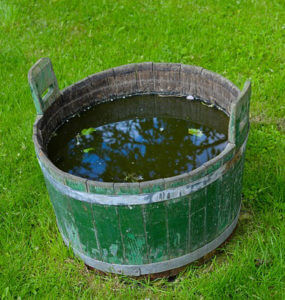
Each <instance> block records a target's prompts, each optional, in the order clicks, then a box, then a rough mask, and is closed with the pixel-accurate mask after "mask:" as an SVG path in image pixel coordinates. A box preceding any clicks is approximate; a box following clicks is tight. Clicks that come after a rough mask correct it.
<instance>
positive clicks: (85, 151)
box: [83, 148, 94, 153]
mask: <svg viewBox="0 0 285 300" xmlns="http://www.w3.org/2000/svg"><path fill="white" fill-rule="evenodd" d="M92 150H94V148H86V149H83V152H84V153H89V152H90V151H92Z"/></svg>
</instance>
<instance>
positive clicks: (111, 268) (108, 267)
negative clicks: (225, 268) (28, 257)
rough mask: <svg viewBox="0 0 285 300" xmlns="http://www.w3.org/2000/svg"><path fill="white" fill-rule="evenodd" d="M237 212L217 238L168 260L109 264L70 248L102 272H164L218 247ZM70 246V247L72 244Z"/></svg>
mask: <svg viewBox="0 0 285 300" xmlns="http://www.w3.org/2000/svg"><path fill="white" fill-rule="evenodd" d="M239 212H240V208H239V211H238V213H237V215H236V217H235V219H234V221H233V222H232V223H231V224H230V225H229V226H228V227H227V228H226V230H225V231H223V232H222V233H221V234H220V235H219V236H218V237H217V238H215V239H214V240H212V241H211V242H209V243H208V244H206V245H204V246H203V247H201V248H199V249H197V250H195V251H193V252H191V253H188V254H186V255H183V256H180V257H176V258H173V259H170V260H166V261H162V262H157V263H151V264H145V265H119V264H110V263H107V262H102V261H99V260H96V259H93V258H91V257H89V256H86V255H85V254H84V253H82V252H81V251H79V250H77V249H74V248H72V249H73V251H74V254H75V255H76V256H77V257H79V258H81V259H82V260H83V261H84V263H85V264H86V265H88V266H90V267H93V268H95V269H97V270H100V271H102V272H107V273H108V272H111V273H116V274H124V275H128V276H140V275H148V274H155V273H160V272H165V271H169V270H173V269H176V268H179V267H183V266H186V265H188V264H190V263H191V262H193V261H195V260H197V259H199V258H201V257H203V256H205V255H206V254H208V253H210V252H211V251H213V250H215V249H216V248H217V247H219V246H220V245H221V244H222V243H223V242H224V241H225V240H226V239H227V238H228V237H229V236H230V235H231V234H232V232H233V230H234V229H235V227H236V225H237V222H238V217H239ZM61 235H62V238H63V240H64V243H65V244H66V246H67V247H69V242H68V239H67V238H66V237H65V236H64V235H63V233H62V232H61ZM70 246H71V247H72V245H70Z"/></svg>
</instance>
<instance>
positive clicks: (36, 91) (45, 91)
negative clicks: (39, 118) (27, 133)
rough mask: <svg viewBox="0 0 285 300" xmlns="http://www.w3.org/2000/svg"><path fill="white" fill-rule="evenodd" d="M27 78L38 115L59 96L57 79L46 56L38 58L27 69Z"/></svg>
mask: <svg viewBox="0 0 285 300" xmlns="http://www.w3.org/2000/svg"><path fill="white" fill-rule="evenodd" d="M28 80H29V84H30V88H31V92H32V97H33V99H34V104H35V107H36V110H37V114H38V115H42V114H43V113H44V112H45V111H46V110H47V108H48V107H49V106H50V105H51V104H52V103H53V102H54V101H55V100H56V99H57V98H58V97H59V95H60V90H59V88H58V84H57V79H56V77H55V74H54V71H53V67H52V63H51V61H50V59H49V58H48V57H44V58H41V59H39V60H38V61H37V62H36V63H35V64H34V65H33V66H32V67H31V69H30V70H29V73H28Z"/></svg>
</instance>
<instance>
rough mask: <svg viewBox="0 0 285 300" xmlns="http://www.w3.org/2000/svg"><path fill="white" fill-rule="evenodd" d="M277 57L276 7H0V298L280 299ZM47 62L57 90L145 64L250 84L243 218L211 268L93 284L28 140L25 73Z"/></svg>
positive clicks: (147, 0) (281, 50) (281, 25)
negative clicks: (63, 230)
mask: <svg viewBox="0 0 285 300" xmlns="http://www.w3.org/2000/svg"><path fill="white" fill-rule="evenodd" d="M284 45H285V2H284V0H263V1H261V0H260V1H258V0H251V1H249V0H248V1H244V0H235V1H233V0H209V1H206V0H201V1H174V0H173V1H163V0H161V1H151V0H144V1H135V0H125V1H116V0H113V1H107V0H106V1H105V0H104V1H94V0H93V1H92V0H82V1H76V0H49V1H47V0H0V298H1V297H2V298H1V299H11V298H15V299H16V298H17V297H20V298H22V299H26V298H37V299H38V298H43V297H46V298H51V299H53V298H61V297H62V298H68V299H70V298H83V299H89V298H91V297H97V298H98V299H102V298H112V297H117V298H122V299H124V298H125V299H130V298H142V299H145V298H150V299H157V298H160V297H161V298H169V299H170V298H173V297H176V298H181V299H185V298H190V299H191V298H194V299H195V298H198V299H208V298H215V299H227V298H241V299H245V298H247V297H249V298H256V299H271V298H274V299H282V298H283V299H284V297H285V217H284V213H285V202H284V187H285V181H284V173H285V170H284V161H285V151H284V149H285V139H284V131H285V121H284V116H285V112H284V104H285V100H284V98H285V97H284V96H285V70H284V61H285V47H284ZM46 56H48V57H50V58H51V60H52V62H53V65H54V70H55V73H56V75H57V79H58V82H59V86H60V88H61V89H62V88H64V87H66V86H68V85H69V84H71V83H74V82H76V81H78V80H80V79H82V78H84V77H85V76H87V75H90V74H92V73H95V72H98V71H100V70H104V69H107V68H110V67H115V66H118V65H122V64H127V63H132V62H142V61H154V62H160V61H163V62H180V63H185V64H193V65H198V66H202V67H204V68H207V69H210V70H212V71H215V72H217V73H220V74H222V75H224V76H225V77H227V78H229V79H230V80H231V81H233V82H234V83H235V84H237V86H239V87H240V88H242V86H243V84H244V82H245V80H246V79H248V78H250V79H251V80H252V90H253V93H252V102H251V132H250V136H249V140H248V147H247V154H246V163H245V174H244V180H243V182H244V187H243V206H242V213H241V217H240V220H239V223H238V228H237V230H236V232H235V234H234V236H233V238H232V240H231V242H230V243H228V244H227V245H226V246H224V247H223V248H221V249H220V251H219V253H218V254H217V255H216V256H215V257H214V258H213V259H212V260H211V261H209V262H208V263H206V264H204V265H202V266H198V265H195V264H192V265H191V266H189V267H188V268H187V270H186V271H185V272H183V273H182V274H180V275H179V276H178V277H177V279H176V280H175V281H173V282H168V281H167V280H157V281H154V282H149V281H147V280H144V281H136V280H132V279H128V278H122V277H117V276H99V275H96V274H95V273H94V272H91V271H88V270H87V269H86V268H85V266H84V264H83V263H82V262H81V261H79V260H78V259H77V258H75V257H74V256H73V254H72V252H71V251H70V250H68V249H67V248H66V247H65V246H64V244H63V241H62V239H61V237H60V234H59V232H58V230H57V227H56V222H55V216H54V213H53V209H52V206H51V203H50V201H49V198H48V195H47V191H46V188H45V184H44V180H43V176H42V173H41V170H40V168H39V166H38V163H37V161H36V156H35V154H34V146H33V144H32V139H31V136H32V126H33V122H34V119H35V116H36V111H35V108H34V104H33V101H32V98H31V93H30V90H29V87H28V82H27V73H28V70H29V68H30V67H31V66H32V65H33V64H34V63H35V62H36V61H37V60H38V59H39V58H40V57H46ZM18 299H19V298H18Z"/></svg>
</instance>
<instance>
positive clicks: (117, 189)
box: [33, 62, 241, 194]
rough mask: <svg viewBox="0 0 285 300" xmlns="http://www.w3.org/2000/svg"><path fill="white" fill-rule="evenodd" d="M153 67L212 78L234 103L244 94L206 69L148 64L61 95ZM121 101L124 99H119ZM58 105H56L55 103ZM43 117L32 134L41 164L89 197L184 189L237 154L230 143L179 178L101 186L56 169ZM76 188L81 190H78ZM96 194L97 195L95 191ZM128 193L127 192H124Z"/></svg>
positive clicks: (183, 65) (123, 66)
mask: <svg viewBox="0 0 285 300" xmlns="http://www.w3.org/2000/svg"><path fill="white" fill-rule="evenodd" d="M149 64H151V69H152V70H154V69H155V68H158V67H161V68H169V70H170V71H171V68H174V67H178V68H180V69H181V68H182V69H183V70H184V71H185V72H186V73H187V71H189V72H197V73H199V74H201V75H202V76H205V78H206V77H208V78H210V80H212V81H214V82H217V83H219V84H221V85H227V86H228V87H229V88H231V89H232V90H233V91H235V92H236V93H237V95H236V97H235V99H234V100H233V103H235V102H237V101H238V97H239V95H240V93H241V91H240V90H239V89H238V87H237V86H235V85H234V84H233V83H232V82H231V81H230V80H228V79H226V78H225V77H223V76H222V75H220V74H218V73H215V72H212V71H209V70H207V69H204V68H201V67H198V66H193V65H185V64H179V63H152V62H146V63H134V64H127V65H122V66H119V67H115V68H111V69H107V70H105V71H102V72H98V73H94V74H93V75H90V76H87V77H86V78H84V79H82V80H80V81H78V82H76V83H75V84H72V85H70V86H68V87H66V88H65V89H64V90H63V91H62V92H61V95H62V94H64V93H66V92H68V91H70V90H72V89H73V88H74V86H76V84H80V83H82V82H84V81H87V80H90V77H92V76H99V77H100V76H103V77H104V74H106V73H110V72H116V71H120V70H122V69H124V68H128V69H132V68H137V69H138V68H144V67H145V66H146V65H149ZM148 94H152V92H149V93H148ZM120 97H121V96H120ZM55 102H56V101H55ZM43 117H44V115H38V116H37V118H36V120H35V123H34V131H33V141H34V145H35V150H36V154H37V157H38V159H39V160H40V161H41V163H42V164H43V165H44V166H45V167H46V169H47V170H48V172H49V174H50V175H51V176H52V177H54V178H55V179H57V180H59V181H61V182H62V183H63V184H65V185H67V186H69V187H71V188H73V189H75V190H84V191H87V192H89V193H95V194H97V193H99V194H100V193H102V192H100V191H98V189H99V190H100V189H103V190H105V191H104V192H103V194H106V190H109V193H110V194H141V193H143V192H144V191H146V190H147V189H150V190H155V189H156V190H157V189H158V190H164V189H165V188H166V186H167V185H168V184H171V183H173V182H176V186H181V185H183V184H185V183H189V182H192V181H193V180H195V179H197V178H201V177H203V176H205V175H208V174H210V173H212V172H214V171H215V169H217V168H218V167H220V165H221V163H222V162H221V158H223V157H225V156H227V155H228V156H229V158H227V160H230V159H232V158H233V154H234V152H235V150H236V149H235V145H234V144H232V143H230V142H229V141H228V145H227V146H226V148H225V149H224V150H223V151H222V152H221V153H220V154H219V155H218V156H215V157H214V158H212V159H211V160H209V161H207V162H205V163H204V164H203V165H201V166H200V167H198V168H196V169H194V170H191V171H190V172H185V173H182V174H179V175H175V176H171V177H167V178H160V179H154V180H148V181H142V182H127V183H125V182H100V181H94V180H90V179H87V178H84V177H80V176H76V175H72V174H69V173H67V172H64V171H62V170H61V169H59V168H57V167H56V166H55V165H54V164H53V163H52V161H51V160H50V159H49V158H48V156H47V154H46V152H45V150H44V149H43V147H42V145H41V142H42V141H41V136H39V134H38V127H39V126H40V124H41V122H42V120H43ZM77 184H78V185H79V186H77ZM93 188H95V189H97V190H95V192H94V189H93ZM124 189H125V191H124Z"/></svg>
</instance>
